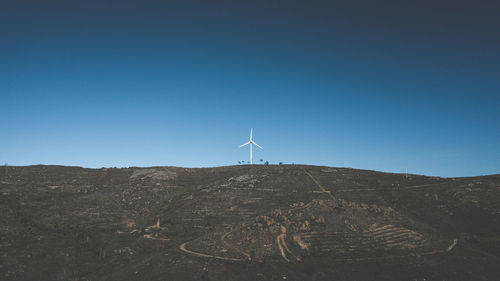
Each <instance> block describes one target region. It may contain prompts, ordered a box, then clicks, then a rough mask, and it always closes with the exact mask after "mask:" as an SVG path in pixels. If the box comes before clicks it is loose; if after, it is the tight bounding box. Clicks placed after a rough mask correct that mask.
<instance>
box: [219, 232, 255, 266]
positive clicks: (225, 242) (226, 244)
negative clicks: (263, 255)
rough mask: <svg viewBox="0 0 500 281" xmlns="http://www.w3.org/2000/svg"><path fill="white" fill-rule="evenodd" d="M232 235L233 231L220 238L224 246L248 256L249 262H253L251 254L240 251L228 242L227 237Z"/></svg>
mask: <svg viewBox="0 0 500 281" xmlns="http://www.w3.org/2000/svg"><path fill="white" fill-rule="evenodd" d="M229 233H231V231H229V232H226V233H224V234H223V235H222V236H221V237H220V240H221V241H222V244H224V245H225V246H226V247H228V248H230V249H233V250H235V251H237V252H238V253H240V254H242V255H244V256H246V257H247V258H248V260H252V258H251V257H250V254H249V253H247V252H244V251H243V250H240V249H238V248H236V247H235V246H233V245H232V244H231V243H229V242H227V241H226V236H227V235H228V234H229Z"/></svg>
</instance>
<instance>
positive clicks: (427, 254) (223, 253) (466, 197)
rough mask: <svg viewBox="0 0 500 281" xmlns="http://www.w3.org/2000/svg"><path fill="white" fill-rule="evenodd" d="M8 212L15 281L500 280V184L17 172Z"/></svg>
mask: <svg viewBox="0 0 500 281" xmlns="http://www.w3.org/2000/svg"><path fill="white" fill-rule="evenodd" d="M0 175H2V176H3V173H0ZM0 211H1V215H0V276H1V279H2V280H284V279H287V280H497V279H498V276H500V271H499V269H498V264H500V234H499V233H500V176H488V177H476V178H456V179H450V178H446V179H445V178H437V177H424V176H416V175H410V176H409V177H406V176H404V175H401V174H386V173H380V172H374V171H365V170H354V169H342V168H330V167H315V166H299V165H284V166H252V167H250V166H234V167H220V168H206V169H184V168H175V167H153V168H128V169H116V168H115V169H83V168H78V167H59V166H31V167H9V168H8V170H7V175H6V176H4V177H3V180H2V182H1V185H0Z"/></svg>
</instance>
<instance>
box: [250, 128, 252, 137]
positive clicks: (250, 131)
mask: <svg viewBox="0 0 500 281" xmlns="http://www.w3.org/2000/svg"><path fill="white" fill-rule="evenodd" d="M250 140H252V128H250Z"/></svg>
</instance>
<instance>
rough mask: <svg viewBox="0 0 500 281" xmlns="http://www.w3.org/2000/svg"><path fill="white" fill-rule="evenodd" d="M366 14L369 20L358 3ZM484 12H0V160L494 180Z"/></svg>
mask: <svg viewBox="0 0 500 281" xmlns="http://www.w3.org/2000/svg"><path fill="white" fill-rule="evenodd" d="M373 2H377V3H373ZM499 14H500V7H499V5H498V4H496V3H495V1H477V2H474V3H472V2H470V1H463V2H461V1H453V2H451V1H428V2H426V1H423V2H419V3H415V1H190V0H186V1H176V2H175V3H174V1H129V0H124V1H92V0H90V1H22V0H21V1H19V0H17V1H14V0H4V1H1V2H0V38H1V39H0V40H1V44H0V98H1V102H0V104H1V109H2V118H1V120H0V132H1V138H0V161H3V162H8V163H9V164H11V165H30V164H38V163H41V164H60V165H78V166H85V167H102V166H117V167H124V166H154V165H168V166H184V167H206V166H219V165H233V164H236V163H237V162H238V161H239V160H245V161H246V160H248V149H247V148H245V149H243V148H241V149H239V148H238V145H240V144H242V143H243V142H245V141H246V140H247V139H248V134H249V130H250V127H253V128H254V136H255V140H256V141H257V143H259V144H260V145H261V146H263V147H264V150H258V149H256V150H255V157H254V159H257V160H258V159H263V160H268V161H269V162H271V163H278V162H284V163H303V164H314V165H328V166H343V167H354V168H363V169H372V170H380V171H387V172H404V170H405V168H408V170H409V172H412V173H418V174H426V175H439V176H472V175H483V174H494V173H500V122H499V121H500V67H499V65H500V52H499V51H498V50H500V17H499V16H498V15H499Z"/></svg>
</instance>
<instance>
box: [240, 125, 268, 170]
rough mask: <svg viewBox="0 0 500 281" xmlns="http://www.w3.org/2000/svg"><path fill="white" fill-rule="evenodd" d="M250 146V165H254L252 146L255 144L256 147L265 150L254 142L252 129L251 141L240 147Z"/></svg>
mask: <svg viewBox="0 0 500 281" xmlns="http://www.w3.org/2000/svg"><path fill="white" fill-rule="evenodd" d="M247 144H249V145H250V165H252V144H255V145H256V146H258V147H259V148H260V149H264V148H262V147H260V145H258V144H257V143H256V142H254V141H253V140H252V128H250V140H249V141H248V142H246V143H244V144H242V145H240V147H243V146H245V145H247Z"/></svg>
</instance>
